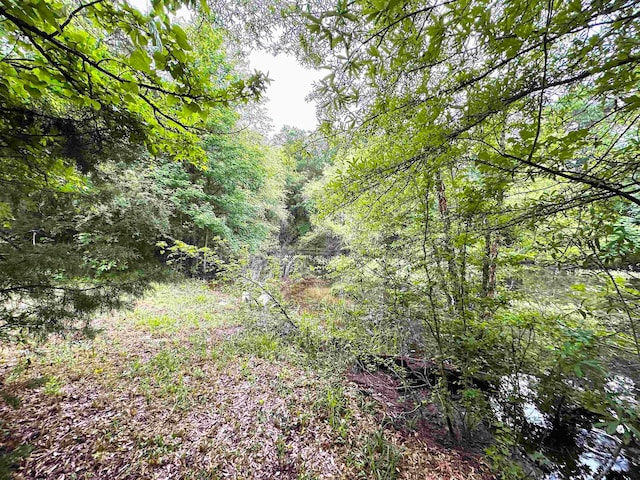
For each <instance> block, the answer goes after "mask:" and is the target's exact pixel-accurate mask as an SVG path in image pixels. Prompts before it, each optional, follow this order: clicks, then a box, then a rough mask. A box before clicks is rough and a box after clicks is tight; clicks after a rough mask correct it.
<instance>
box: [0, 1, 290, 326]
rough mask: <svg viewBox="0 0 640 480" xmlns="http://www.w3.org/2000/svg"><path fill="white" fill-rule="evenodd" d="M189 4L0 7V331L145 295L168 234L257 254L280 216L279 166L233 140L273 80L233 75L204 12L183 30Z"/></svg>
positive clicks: (61, 321)
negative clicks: (245, 113)
mask: <svg viewBox="0 0 640 480" xmlns="http://www.w3.org/2000/svg"><path fill="white" fill-rule="evenodd" d="M181 5H183V2H177V1H166V2H165V1H162V0H158V1H154V2H152V9H151V11H150V12H149V13H147V14H143V13H141V12H140V11H138V10H137V9H135V8H134V7H132V6H131V5H130V4H129V3H127V2H124V1H122V2H121V1H118V2H104V1H102V0H98V1H92V2H88V3H79V2H60V1H57V0H47V1H31V2H14V1H5V2H2V4H1V6H0V16H2V19H3V22H2V23H1V25H0V34H1V35H2V43H1V45H0V50H1V53H2V59H1V60H0V71H1V73H2V75H0V76H1V77H2V80H0V84H2V88H0V108H1V109H2V112H3V115H2V120H0V165H1V168H0V171H1V172H2V173H0V182H1V183H2V184H3V185H4V186H5V188H4V189H3V191H2V193H1V194H0V222H1V226H0V268H1V271H2V281H1V282H0V322H1V323H0V330H1V333H0V334H1V335H2V336H3V337H5V338H7V337H11V338H18V337H19V335H21V334H23V333H46V332H51V331H61V330H64V329H65V328H67V327H71V326H73V327H78V326H82V325H85V326H86V325H87V324H88V323H87V322H88V319H89V315H90V314H91V313H92V312H95V311H98V310H104V309H110V308H114V307H118V306H120V305H122V304H123V302H124V301H126V300H127V296H131V295H133V296H137V295H140V294H141V293H142V292H143V291H144V290H145V288H146V287H147V285H148V283H149V280H150V279H152V278H156V279H159V278H160V277H159V273H160V270H161V269H160V263H159V262H158V260H159V258H160V255H159V254H158V251H157V247H156V243H157V242H159V241H165V242H166V241H171V242H173V240H174V239H175V240H177V241H182V242H183V243H189V241H190V240H193V243H194V244H195V245H196V247H198V248H200V247H205V248H209V247H210V245H208V243H207V242H208V240H207V237H209V238H213V237H214V236H216V235H218V236H223V237H225V239H226V240H228V241H229V242H230V243H231V244H234V245H235V246H237V244H238V242H247V243H249V244H251V245H252V246H254V247H255V246H256V245H257V244H258V243H259V242H260V241H261V240H262V239H264V238H265V236H266V234H267V233H268V231H269V230H270V222H272V221H273V218H272V217H273V216H276V217H277V215H278V214H277V212H276V213H274V212H275V211H277V209H278V202H279V198H280V197H279V195H280V193H279V191H280V190H279V189H278V180H277V178H279V175H280V174H279V173H278V168H279V166H278V165H279V163H278V160H277V158H275V159H274V155H273V154H271V153H270V152H269V151H268V150H267V148H266V147H264V146H263V145H261V144H260V142H259V141H258V140H255V139H252V138H251V137H250V135H245V136H244V138H243V139H239V138H238V137H236V136H233V137H229V133H230V130H232V129H233V127H234V121H235V113H234V111H233V108H234V105H236V104H237V103H238V102H244V101H248V100H250V99H256V98H258V97H259V96H260V94H261V92H262V90H263V89H264V85H265V83H264V81H265V77H263V76H262V75H260V74H257V73H256V74H255V75H254V76H252V77H250V78H247V77H241V76H240V75H238V74H236V73H234V71H233V68H232V66H231V65H230V63H229V62H227V61H226V60H225V53H224V49H223V45H222V35H221V32H220V31H219V30H216V29H215V28H213V27H212V26H211V23H210V21H209V20H210V19H208V17H207V8H206V5H204V4H203V5H202V11H203V13H202V14H201V15H202V16H201V18H200V20H201V22H200V23H199V26H198V27H194V26H186V27H185V28H186V30H185V28H183V27H182V26H180V25H178V24H177V23H176V22H175V21H174V20H173V18H174V17H173V13H175V11H176V10H177V9H178V8H179V7H180V6H181ZM188 5H190V6H192V4H191V3H188ZM186 32H189V34H194V33H196V32H197V34H198V35H197V37H196V38H197V41H196V42H190V41H188V40H187V33H186ZM194 47H197V48H194ZM171 182H174V183H173V184H172V183H171ZM176 182H182V184H181V186H182V187H183V188H182V189H177V188H176V187H177V185H176V184H175V183H176ZM203 184H206V185H205V186H204V188H203ZM174 190H175V191H174ZM180 195H182V196H183V197H184V198H183V199H182V200H181V198H180ZM190 195H191V198H193V197H194V196H195V197H196V198H198V199H199V200H200V204H198V203H196V202H194V204H191V203H190V202H189V196H190ZM185 202H186V203H185ZM187 203H188V205H187ZM185 216H186V218H185ZM191 231H194V233H195V235H193V237H192V238H189V237H188V235H187V232H188V233H189V234H190V233H191ZM202 240H204V241H202ZM78 321H80V323H79V322H78ZM16 335H17V336H16Z"/></svg>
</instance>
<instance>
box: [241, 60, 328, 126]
mask: <svg viewBox="0 0 640 480" xmlns="http://www.w3.org/2000/svg"><path fill="white" fill-rule="evenodd" d="M249 63H250V65H251V68H255V69H256V70H260V71H261V72H263V73H265V74H267V73H268V76H269V78H271V79H272V80H273V81H272V82H271V85H269V86H268V87H267V92H266V94H265V96H266V97H267V102H266V104H265V107H266V109H267V112H268V114H269V116H270V117H271V119H272V120H273V123H274V126H275V132H276V133H277V132H279V131H280V128H281V127H282V126H283V125H289V126H292V127H298V128H302V129H304V130H315V128H316V127H317V126H318V120H317V118H316V105H315V102H307V101H306V100H305V97H306V96H307V95H308V94H309V93H311V89H312V85H313V82H317V81H319V80H320V79H321V78H322V77H323V76H324V75H323V73H322V72H319V71H316V70H307V69H305V68H304V67H302V66H301V65H300V64H299V63H298V62H297V61H296V59H295V58H294V57H292V56H290V55H283V54H281V55H278V56H275V57H274V56H273V55H272V54H270V53H267V52H264V51H254V52H252V53H251V55H249Z"/></svg>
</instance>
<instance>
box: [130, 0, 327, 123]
mask: <svg viewBox="0 0 640 480" xmlns="http://www.w3.org/2000/svg"><path fill="white" fill-rule="evenodd" d="M128 1H129V3H131V4H132V5H133V6H134V7H136V8H137V9H138V10H141V11H143V12H148V11H149V10H150V9H151V1H150V0H128ZM190 13H191V12H189V10H188V9H186V8H184V7H183V8H181V9H180V10H178V12H177V13H176V17H178V18H183V19H184V20H188V19H189V17H190ZM248 60H249V64H250V66H251V68H253V69H256V70H259V71H261V72H263V73H265V74H266V73H268V76H269V78H271V79H272V80H273V81H272V82H271V84H270V85H269V86H268V87H267V91H266V94H265V97H266V99H265V100H266V102H265V104H264V106H265V108H266V110H267V114H268V115H269V117H271V119H272V120H273V124H274V127H275V128H274V130H275V133H278V132H279V131H280V129H281V128H282V126H283V125H289V126H292V127H298V128H302V129H304V130H315V128H316V127H317V126H318V120H317V118H316V105H315V102H307V101H306V100H305V97H306V96H307V95H309V94H310V93H311V89H312V87H313V82H317V81H319V80H320V79H321V78H322V77H324V76H325V75H326V73H324V74H323V73H322V72H319V71H317V70H308V69H306V68H304V67H302V66H301V65H300V64H299V63H298V62H297V61H296V59H295V58H294V57H293V56H291V55H285V54H280V55H278V56H273V55H272V54H270V53H268V52H264V51H260V50H256V51H254V52H252V53H251V55H249V59H248Z"/></svg>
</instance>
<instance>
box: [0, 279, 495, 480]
mask: <svg viewBox="0 0 640 480" xmlns="http://www.w3.org/2000/svg"><path fill="white" fill-rule="evenodd" d="M242 311H245V314H244V317H246V309H245V308H241V307H240V306H239V304H238V301H237V299H236V298H234V297H232V296H230V295H228V294H225V293H223V292H221V291H218V290H212V289H210V288H208V287H207V286H206V285H205V284H202V283H197V282H184V283H180V284H175V285H165V286H159V287H157V289H156V290H155V291H154V292H153V293H151V294H150V295H148V296H147V297H145V298H144V299H142V300H140V301H139V302H137V304H136V305H135V308H134V309H132V310H128V311H121V312H116V313H115V314H111V315H108V316H105V317H104V318H101V319H99V320H98V321H97V322H96V324H95V326H96V327H98V328H99V329H100V331H99V332H98V334H97V336H96V337H95V339H93V340H91V339H88V338H86V337H77V338H66V339H60V338H58V339H51V340H50V341H49V342H47V343H45V344H43V345H39V346H31V347H30V348H27V349H25V348H24V346H22V347H19V348H21V349H19V348H18V347H9V346H4V347H2V348H1V349H0V381H1V382H2V383H1V386H0V388H1V391H0V393H1V395H2V397H3V400H4V401H3V400H0V477H2V476H3V475H4V477H6V478H18V479H36V478H37V479H85V478H93V479H96V478H98V479H130V478H131V479H133V478H144V479H147V478H148V479H174V478H175V479H183V478H184V479H217V478H231V479H249V478H253V479H273V478H286V479H312V478H318V479H320V478H327V479H328V478H336V479H338V478H341V479H358V478H363V479H393V478H402V479H425V480H427V479H468V480H474V479H481V478H482V479H486V478H491V476H490V474H489V473H488V468H487V467H486V466H485V465H484V464H483V462H482V460H481V459H480V457H479V456H478V455H474V454H470V453H467V452H465V451H464V450H462V449H457V448H453V447H451V448H447V447H444V446H442V445H439V444H438V443H437V442H434V441H433V438H428V437H425V436H424V435H422V434H420V431H419V429H418V431H416V432H412V431H407V430H406V429H395V428H393V427H390V426H388V425H387V423H388V422H387V423H385V422H383V419H385V418H389V417H392V416H393V415H394V406H397V405H394V402H393V398H392V397H393V393H395V392H391V393H390V395H387V396H386V397H385V396H384V389H385V388H386V389H387V390H388V389H389V383H388V382H387V381H386V380H385V379H384V378H379V377H371V379H369V380H368V384H369V386H370V387H371V388H370V389H369V390H367V389H363V386H362V384H363V383H367V382H363V381H362V378H359V377H358V376H357V375H355V376H354V375H353V374H352V373H349V372H348V371H346V370H345V369H344V368H342V367H340V368H338V367H336V368H334V369H333V371H332V370H331V369H329V370H327V369H326V368H324V369H320V368H314V366H313V362H308V361H304V360H303V358H304V352H301V351H300V348H299V346H297V347H294V346H290V345H287V344H286V342H285V341H284V340H283V339H282V337H279V336H276V335H273V334H269V333H268V332H260V331H255V330H254V329H251V328H248V327H247V326H245V324H243V321H242V318H244V317H243V315H242V314H240V313H241V312H242ZM258 313H259V312H254V314H258ZM372 379H373V381H372ZM376 381H379V383H380V385H379V387H380V388H376V385H375V383H376ZM390 396H391V397H390ZM390 398H391V400H390ZM383 425H385V426H383ZM423 430H424V428H423ZM434 432H435V436H438V435H440V431H439V430H437V429H436V428H435V426H434ZM432 433H433V432H432ZM442 435H444V434H442ZM10 471H11V472H12V473H10Z"/></svg>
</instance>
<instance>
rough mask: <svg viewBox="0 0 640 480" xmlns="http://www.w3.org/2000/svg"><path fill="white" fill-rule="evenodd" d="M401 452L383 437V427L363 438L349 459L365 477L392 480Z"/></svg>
mask: <svg viewBox="0 0 640 480" xmlns="http://www.w3.org/2000/svg"><path fill="white" fill-rule="evenodd" d="M401 460H402V453H401V452H400V450H399V449H398V447H396V446H395V445H394V444H393V443H390V442H388V441H387V439H386V438H385V432H384V430H383V429H381V430H378V431H377V432H374V433H373V434H371V435H368V436H366V437H365V438H364V442H363V445H362V448H361V449H360V450H359V451H356V452H354V453H353V454H352V455H351V458H350V461H351V462H352V463H353V464H354V465H355V466H356V467H357V468H358V469H359V470H360V473H361V475H365V478H370V479H376V480H394V479H396V478H398V473H399V466H400V462H401Z"/></svg>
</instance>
